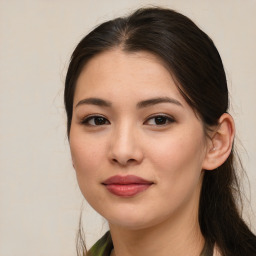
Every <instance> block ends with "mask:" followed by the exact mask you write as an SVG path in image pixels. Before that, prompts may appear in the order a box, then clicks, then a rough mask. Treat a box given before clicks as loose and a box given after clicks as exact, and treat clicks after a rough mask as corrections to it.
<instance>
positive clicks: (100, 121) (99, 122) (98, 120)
mask: <svg viewBox="0 0 256 256" xmlns="http://www.w3.org/2000/svg"><path fill="white" fill-rule="evenodd" d="M95 124H96V125H103V124H105V119H104V118H103V117H97V118H95Z"/></svg>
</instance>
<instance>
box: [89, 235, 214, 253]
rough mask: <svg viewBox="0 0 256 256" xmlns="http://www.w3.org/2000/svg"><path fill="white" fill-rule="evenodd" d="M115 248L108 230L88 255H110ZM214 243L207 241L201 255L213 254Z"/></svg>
mask: <svg viewBox="0 0 256 256" xmlns="http://www.w3.org/2000/svg"><path fill="white" fill-rule="evenodd" d="M112 249H113V242H112V239H111V235H110V232H109V231H108V232H107V233H106V234H105V235H104V236H103V237H102V238H101V239H100V240H98V241H97V242H96V243H95V244H94V245H93V246H92V248H91V249H90V250H89V252H88V254H87V256H109V255H110V254H111V251H112ZM212 255H213V244H212V243H210V242H207V241H206V242H205V245H204V248H203V250H202V252H201V254H200V256H212Z"/></svg>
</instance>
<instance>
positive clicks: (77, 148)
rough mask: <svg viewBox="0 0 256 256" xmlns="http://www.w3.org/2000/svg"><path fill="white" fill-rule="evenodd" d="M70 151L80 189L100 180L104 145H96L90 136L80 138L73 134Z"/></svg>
mask: <svg viewBox="0 0 256 256" xmlns="http://www.w3.org/2000/svg"><path fill="white" fill-rule="evenodd" d="M74 132H75V131H74ZM70 150H71V155H72V161H73V165H74V168H75V170H76V175H77V179H78V183H79V185H80V187H81V186H84V185H87V184H92V183H93V182H92V180H95V179H96V180H97V179H98V176H99V170H100V169H101V168H102V167H101V166H102V161H103V158H104V157H105V153H104V147H103V145H102V144H100V143H95V141H93V140H92V139H90V137H89V136H85V135H81V136H79V134H78V133H76V136H72V133H71V136H70Z"/></svg>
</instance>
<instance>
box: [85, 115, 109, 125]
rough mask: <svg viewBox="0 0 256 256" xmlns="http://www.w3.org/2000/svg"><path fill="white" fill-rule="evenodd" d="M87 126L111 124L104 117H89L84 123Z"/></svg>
mask: <svg viewBox="0 0 256 256" xmlns="http://www.w3.org/2000/svg"><path fill="white" fill-rule="evenodd" d="M82 123H83V124H85V125H90V126H99V125H108V124H110V122H109V121H108V120H107V119H106V118H105V117H103V116H89V117H87V118H85V119H84V120H83V121H82Z"/></svg>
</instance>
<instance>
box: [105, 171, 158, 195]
mask: <svg viewBox="0 0 256 256" xmlns="http://www.w3.org/2000/svg"><path fill="white" fill-rule="evenodd" d="M102 184H103V185H104V186H105V187H106V188H107V190H108V191H109V192H110V193H112V194H114V195H116V196H120V197H132V196H135V195H137V194H139V193H141V192H143V191H145V190H147V189H148V188H149V187H150V186H151V185H153V184H154V183H153V182H151V181H148V180H145V179H142V178H141V177H138V176H134V175H127V176H119V175H116V176H112V177H110V178H108V179H107V180H105V181H104V182H102Z"/></svg>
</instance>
